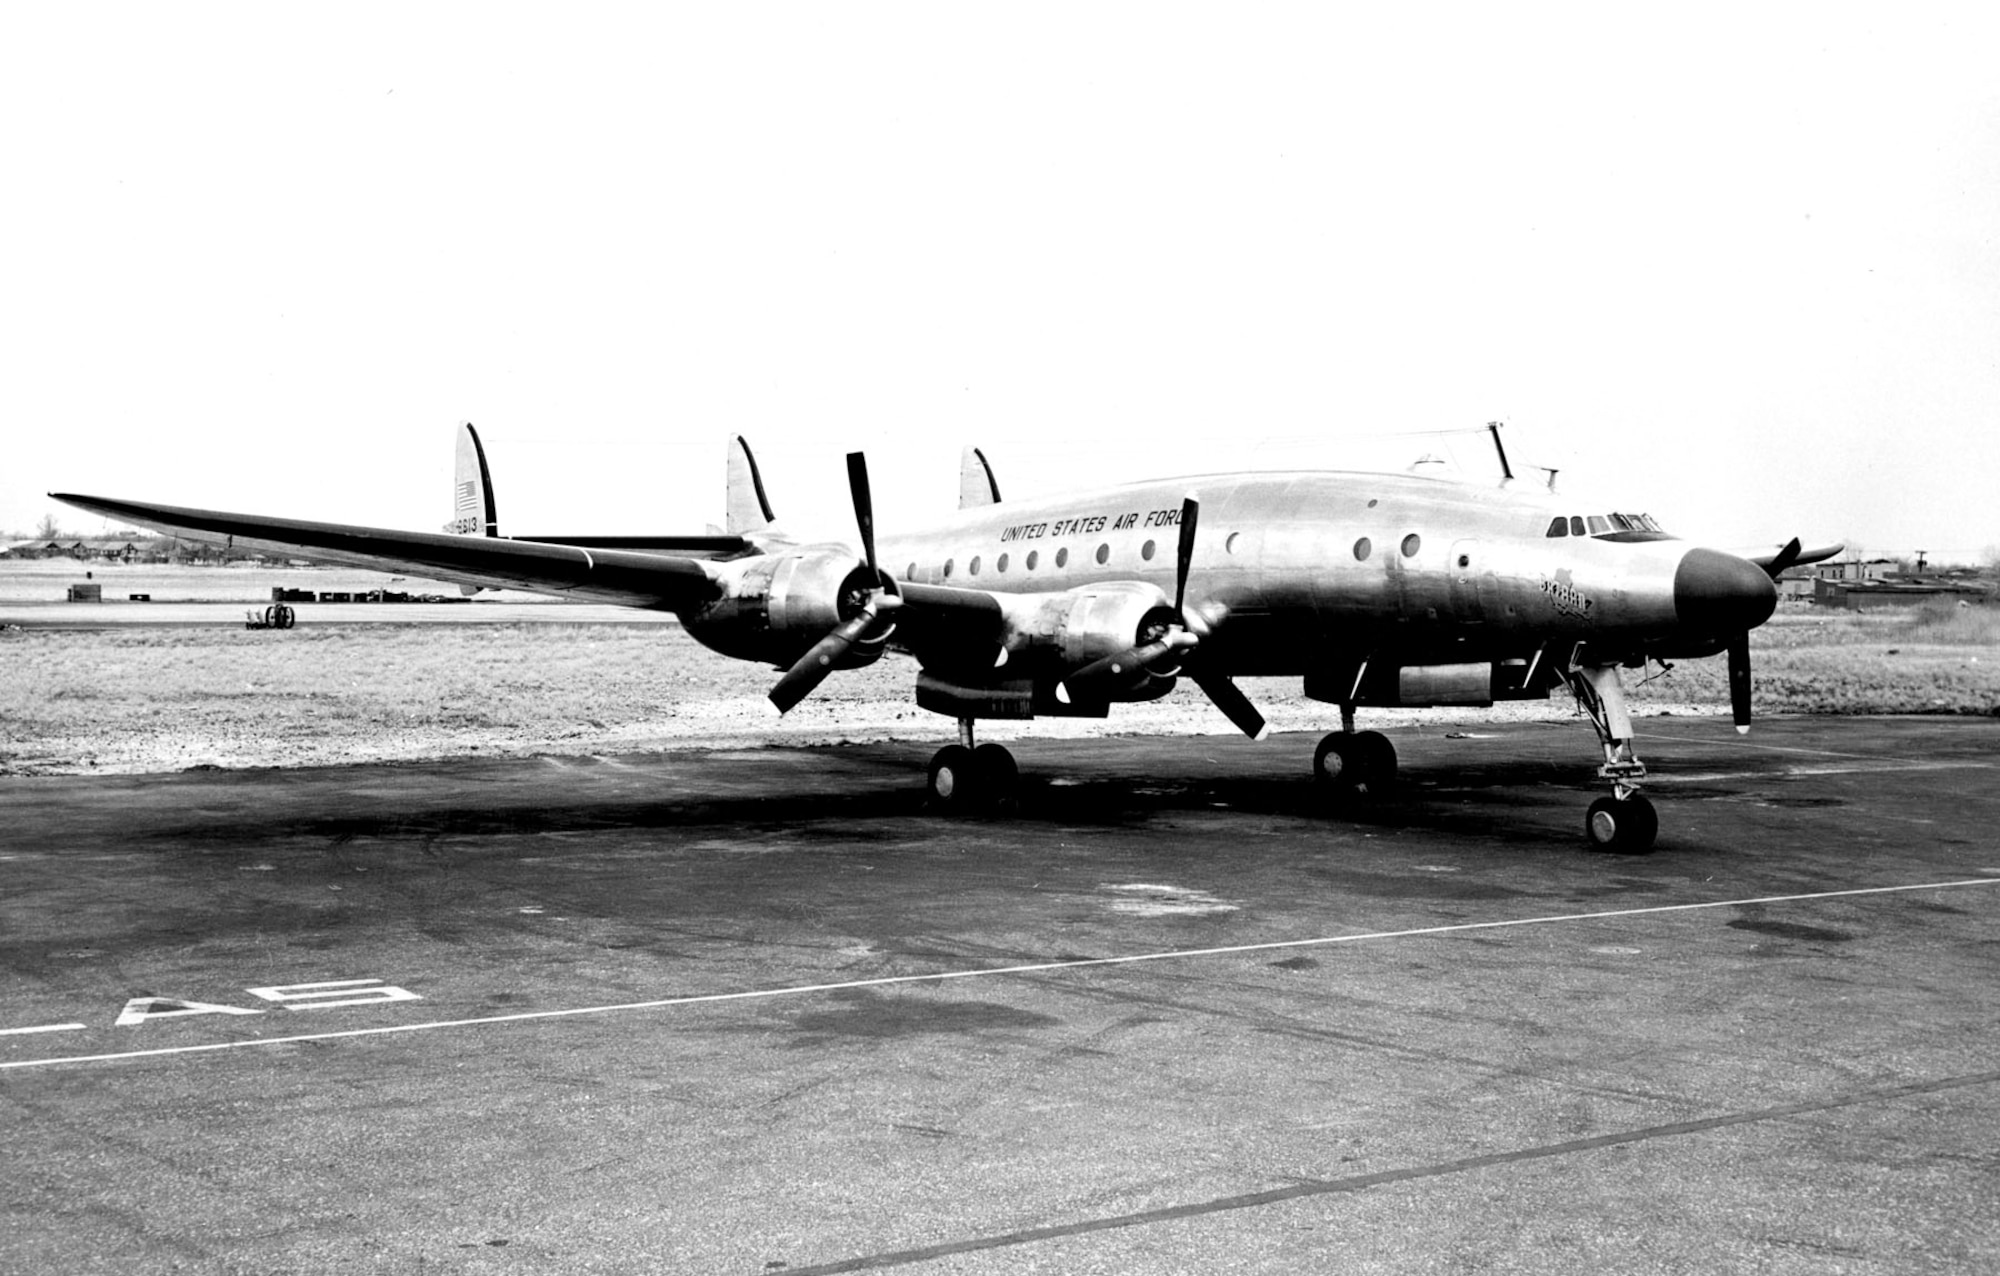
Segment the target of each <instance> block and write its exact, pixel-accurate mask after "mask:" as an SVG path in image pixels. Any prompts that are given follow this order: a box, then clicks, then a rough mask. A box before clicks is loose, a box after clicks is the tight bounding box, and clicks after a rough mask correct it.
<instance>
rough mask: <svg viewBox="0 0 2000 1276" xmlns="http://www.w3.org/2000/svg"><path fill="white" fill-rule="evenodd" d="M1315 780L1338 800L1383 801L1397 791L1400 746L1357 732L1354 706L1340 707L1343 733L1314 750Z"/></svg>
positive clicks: (1371, 733) (1379, 736)
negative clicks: (1365, 797) (1359, 797)
mask: <svg viewBox="0 0 2000 1276" xmlns="http://www.w3.org/2000/svg"><path fill="white" fill-rule="evenodd" d="M1313 780H1314V782H1315V783H1316V784H1318V786H1319V787H1320V789H1321V791H1323V792H1325V793H1326V794H1328V795H1329V796H1332V797H1336V798H1345V797H1351V796H1354V795H1356V794H1367V795H1368V796H1370V797H1381V796H1383V795H1384V794H1386V793H1388V791H1389V790H1390V789H1391V788H1393V787H1395V783H1396V746H1395V745H1393V744H1391V743H1389V737H1388V736H1385V735H1383V734H1382V733H1381V732H1380V731H1361V732H1357V731H1355V729H1354V706H1353V705H1351V704H1344V705H1342V706H1340V730H1338V731H1336V732H1334V733H1333V734H1331V735H1329V736H1326V737H1325V738H1324V739H1322V740H1321V741H1320V742H1319V748H1317V749H1315V750H1313Z"/></svg>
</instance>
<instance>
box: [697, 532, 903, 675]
mask: <svg viewBox="0 0 2000 1276" xmlns="http://www.w3.org/2000/svg"><path fill="white" fill-rule="evenodd" d="M715 569H716V575H717V576H718V577H719V578H720V580H721V584H722V587H723V591H724V592H723V596H722V597H721V598H719V599H717V600H716V601H715V602H712V603H710V604H709V605H708V606H706V607H703V608H702V609H701V610H700V611H699V612H693V613H689V614H687V615H684V616H683V617H682V618H681V623H682V626H683V627H684V628H685V629H686V630H687V631H688V633H689V635H690V636H692V637H693V638H694V639H695V640H696V641H697V642H699V643H701V644H702V645H703V646H704V647H709V648H712V649H713V650H715V651H719V652H721V653H723V654H724V655H726V656H734V657H736V658H737V659H739V660H761V661H765V662H766V663H769V664H772V665H775V666H777V667H779V668H788V667H790V665H791V664H792V662H793V661H795V660H797V659H798V658H799V657H800V656H802V655H804V654H805V653H806V651H807V650H808V649H809V648H810V647H811V646H812V645H813V644H814V643H816V642H818V641H819V640H820V639H821V638H823V637H825V636H826V634H827V633H828V631H830V630H832V629H833V628H834V627H835V626H837V625H839V624H840V623H841V622H842V621H844V620H848V619H850V618H852V617H853V616H854V615H855V614H856V613H857V612H858V611H859V610H860V609H861V607H862V605H863V604H864V603H865V602H866V601H867V594H868V591H869V590H870V589H871V588H873V587H875V586H876V582H875V581H873V580H871V579H870V577H869V574H868V567H867V565H866V564H865V563H862V562H860V561H859V560H858V559H856V558H854V557H853V556H852V555H851V554H845V553H841V552H838V551H826V552H807V553H802V554H769V555H763V556H760V557H757V558H745V559H740V560H737V561H734V562H727V563H718V564H715ZM881 583H882V585H883V586H884V587H886V588H888V589H889V590H890V592H892V593H893V592H894V591H895V584H894V582H893V581H890V580H888V578H887V577H884V578H883V580H882V582H881ZM893 629H894V626H893V625H891V624H887V623H883V624H882V625H880V626H879V628H878V630H877V632H875V633H872V634H869V635H867V636H865V637H863V638H861V639H860V640H859V641H857V642H855V644H854V645H853V646H852V647H850V648H848V650H847V653H846V654H845V655H844V656H842V657H841V659H840V660H839V662H838V663H837V664H836V666H835V667H836V668H840V669H856V668H859V667H861V666H862V665H868V664H873V663H874V662H875V661H877V660H879V659H881V657H882V652H883V650H884V649H885V648H886V647H887V645H888V640H889V634H890V632H891V631H892V630H893Z"/></svg>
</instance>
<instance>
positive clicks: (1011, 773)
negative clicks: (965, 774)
mask: <svg viewBox="0 0 2000 1276" xmlns="http://www.w3.org/2000/svg"><path fill="white" fill-rule="evenodd" d="M972 774H973V777H974V778H973V787H974V788H975V789H976V790H977V791H978V795H979V801H980V803H981V805H985V806H998V805H1000V804H1001V803H1002V802H1006V801H1008V800H1010V799H1011V798H1013V796H1014V790H1015V789H1016V788H1018V787H1019V786H1020V782H1021V768H1020V767H1018V766H1016V765H1015V763H1014V755H1013V754H1011V753H1009V752H1007V750H1006V749H1004V748H1002V747H1001V746H999V745H997V744H982V745H980V746H979V747H978V748H976V749H974V750H973V751H972Z"/></svg>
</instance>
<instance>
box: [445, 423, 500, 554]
mask: <svg viewBox="0 0 2000 1276" xmlns="http://www.w3.org/2000/svg"><path fill="white" fill-rule="evenodd" d="M444 530H445V531H447V532H451V533H454V534H456V535H459V536H498V535H499V534H500V516H499V514H498V513H497V512H496V510H495V508H494V504H493V475H492V474H491V473H490V472H489V471H488V470H487V468H486V449H485V448H483V447H480V446H479V431H477V430H475V429H473V428H472V422H470V421H467V422H466V423H465V424H464V425H461V426H459V427H458V456H457V462H456V465H455V467H454V471H453V474H452V484H451V521H450V522H449V523H446V524H445V525H444Z"/></svg>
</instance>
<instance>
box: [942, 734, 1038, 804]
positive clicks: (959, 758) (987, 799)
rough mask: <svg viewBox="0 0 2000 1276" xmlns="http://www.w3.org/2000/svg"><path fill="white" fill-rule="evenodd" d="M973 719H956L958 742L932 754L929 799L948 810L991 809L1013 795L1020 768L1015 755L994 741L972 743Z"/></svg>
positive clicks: (1018, 783)
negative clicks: (1016, 763) (1015, 763)
mask: <svg viewBox="0 0 2000 1276" xmlns="http://www.w3.org/2000/svg"><path fill="white" fill-rule="evenodd" d="M972 721H973V720H972V719H971V718H960V719H959V720H958V739H959V742H958V743H957V744H947V745H946V746H945V747H944V748H942V749H939V750H938V751H937V753H936V754H934V755H933V756H932V757H931V765H930V770H929V772H928V777H929V778H928V784H929V789H930V797H931V801H933V802H935V803H936V804H937V805H939V806H940V807H943V808H944V809H945V810H947V811H973V810H981V809H990V808H992V807H996V806H998V805H1000V804H1001V803H1002V802H1006V801H1008V800H1010V799H1012V798H1013V796H1014V791H1015V789H1016V788H1018V787H1019V785H1020V779H1021V769H1020V768H1019V767H1017V766H1016V765H1014V755H1013V754H1011V753H1009V752H1007V750H1006V749H1004V748H1002V747H1001V746H999V745H997V744H990V743H989V744H981V745H977V746H975V745H974V744H973V741H972Z"/></svg>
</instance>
